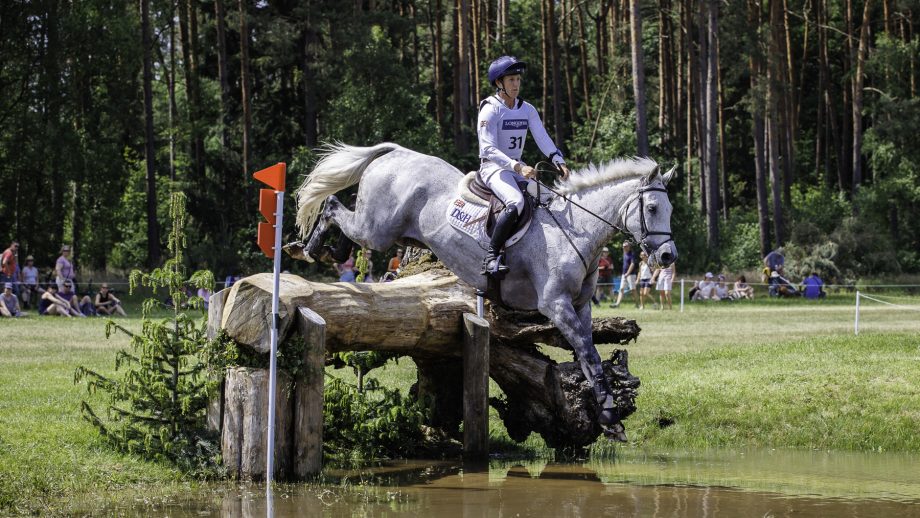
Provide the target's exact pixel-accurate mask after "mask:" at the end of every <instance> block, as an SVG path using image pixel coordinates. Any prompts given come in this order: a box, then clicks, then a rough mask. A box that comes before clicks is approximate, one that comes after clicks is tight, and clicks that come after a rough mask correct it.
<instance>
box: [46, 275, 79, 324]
mask: <svg viewBox="0 0 920 518" xmlns="http://www.w3.org/2000/svg"><path fill="white" fill-rule="evenodd" d="M38 314H39V315H60V316H62V317H68V318H69V317H71V316H83V315H82V314H80V313H78V312H77V310H75V309H73V308H72V307H70V303H69V302H67V301H66V300H64V299H62V298H61V297H60V296H59V295H58V287H57V283H55V282H52V283H50V284H49V285H48V289H46V290H45V292H44V293H42V298H41V300H39V301H38Z"/></svg>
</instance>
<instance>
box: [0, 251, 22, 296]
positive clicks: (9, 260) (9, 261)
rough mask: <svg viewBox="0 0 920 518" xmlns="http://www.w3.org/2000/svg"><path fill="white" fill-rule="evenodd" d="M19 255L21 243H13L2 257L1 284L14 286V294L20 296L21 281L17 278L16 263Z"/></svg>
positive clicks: (0, 263) (0, 264) (0, 260)
mask: <svg viewBox="0 0 920 518" xmlns="http://www.w3.org/2000/svg"><path fill="white" fill-rule="evenodd" d="M18 254H19V242H18V241H13V242H12V243H10V246H9V248H7V249H6V250H4V251H3V254H2V255H0V282H2V283H7V282H8V283H10V284H12V285H13V293H15V294H16V295H17V296H18V294H19V286H18V285H17V283H18V282H19V279H17V278H16V261H17V258H18Z"/></svg>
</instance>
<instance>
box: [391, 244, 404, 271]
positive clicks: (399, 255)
mask: <svg viewBox="0 0 920 518" xmlns="http://www.w3.org/2000/svg"><path fill="white" fill-rule="evenodd" d="M403 253H404V252H403V249H402V248H397V249H396V255H395V256H394V257H392V258H390V264H388V265H387V273H392V274H393V275H396V274H397V273H399V265H401V264H402V260H403Z"/></svg>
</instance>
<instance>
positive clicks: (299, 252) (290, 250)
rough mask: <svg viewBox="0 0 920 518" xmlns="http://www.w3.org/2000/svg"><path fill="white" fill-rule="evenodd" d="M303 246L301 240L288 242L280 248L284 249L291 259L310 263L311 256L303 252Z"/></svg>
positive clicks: (311, 260)
mask: <svg viewBox="0 0 920 518" xmlns="http://www.w3.org/2000/svg"><path fill="white" fill-rule="evenodd" d="M304 248H305V246H304V244H303V241H294V242H293V243H288V244H286V245H284V246H283V247H281V249H282V250H284V251H285V253H287V255H289V256H291V258H292V259H297V260H298V261H306V262H308V263H312V262H313V258H312V257H310V256H309V255H308V254H305V253H304Z"/></svg>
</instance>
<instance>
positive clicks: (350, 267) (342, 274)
mask: <svg viewBox="0 0 920 518" xmlns="http://www.w3.org/2000/svg"><path fill="white" fill-rule="evenodd" d="M333 266H335V270H336V271H337V272H338V273H339V282H355V255H354V254H349V256H348V260H346V261H345V262H344V263H341V264H339V263H335V264H334V265H333Z"/></svg>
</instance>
